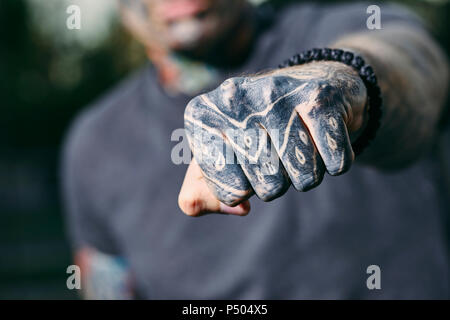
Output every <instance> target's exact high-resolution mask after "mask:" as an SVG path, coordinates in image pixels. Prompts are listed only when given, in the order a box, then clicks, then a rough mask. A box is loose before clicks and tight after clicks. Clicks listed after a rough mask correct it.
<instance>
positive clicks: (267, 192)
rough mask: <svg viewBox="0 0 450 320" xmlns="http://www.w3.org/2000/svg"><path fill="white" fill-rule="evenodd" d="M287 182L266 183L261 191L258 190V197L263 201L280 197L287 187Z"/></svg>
mask: <svg viewBox="0 0 450 320" xmlns="http://www.w3.org/2000/svg"><path fill="white" fill-rule="evenodd" d="M289 185H290V184H289V183H285V182H280V183H277V184H271V185H270V186H269V185H266V186H265V188H264V190H263V191H260V192H258V197H259V198H260V199H261V200H262V201H265V202H268V201H272V200H274V199H276V198H279V197H281V196H282V195H283V194H285V193H286V191H287V190H288V189H289Z"/></svg>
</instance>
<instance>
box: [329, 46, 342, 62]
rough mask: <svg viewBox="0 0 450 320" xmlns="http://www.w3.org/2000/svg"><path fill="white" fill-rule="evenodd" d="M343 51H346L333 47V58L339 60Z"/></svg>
mask: <svg viewBox="0 0 450 320" xmlns="http://www.w3.org/2000/svg"><path fill="white" fill-rule="evenodd" d="M343 53H344V51H343V50H341V49H333V50H331V59H333V60H335V61H339V60H340V59H341V56H342V54H343Z"/></svg>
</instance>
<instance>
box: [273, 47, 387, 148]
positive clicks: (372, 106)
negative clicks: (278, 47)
mask: <svg viewBox="0 0 450 320" xmlns="http://www.w3.org/2000/svg"><path fill="white" fill-rule="evenodd" d="M311 61H337V62H343V63H345V64H346V65H348V66H351V67H353V68H354V69H356V71H358V74H359V76H360V77H361V79H362V80H363V82H364V84H365V86H366V88H367V95H368V99H369V104H368V107H369V110H368V115H369V119H368V121H367V125H366V128H365V129H364V131H363V132H362V133H361V135H360V136H359V137H358V139H356V141H355V142H353V143H352V148H353V152H354V153H355V155H359V154H361V152H362V151H363V150H364V148H366V147H367V146H368V145H369V144H370V141H371V140H373V138H375V135H376V132H377V130H378V128H379V127H380V120H381V115H382V111H381V105H382V103H383V100H382V98H381V90H380V87H379V86H378V83H377V77H376V76H375V73H374V71H373V69H372V67H371V66H370V65H367V64H366V63H365V61H364V59H363V58H362V57H360V56H357V55H355V54H353V53H352V52H349V51H344V50H341V49H330V48H323V49H312V50H308V51H305V52H302V53H300V54H296V55H294V56H293V57H292V58H290V59H288V60H286V61H285V62H284V63H282V64H280V65H279V66H278V67H279V68H286V67H290V66H296V65H301V64H305V63H307V62H311Z"/></svg>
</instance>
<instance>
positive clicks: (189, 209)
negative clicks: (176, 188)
mask: <svg viewBox="0 0 450 320" xmlns="http://www.w3.org/2000/svg"><path fill="white" fill-rule="evenodd" d="M178 206H179V207H180V209H181V210H182V211H183V212H184V213H185V214H186V215H188V216H190V217H198V216H199V215H200V214H201V213H202V207H203V202H202V200H200V199H197V198H193V197H185V196H181V195H180V197H179V198H178Z"/></svg>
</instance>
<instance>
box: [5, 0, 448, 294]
mask: <svg viewBox="0 0 450 320" xmlns="http://www.w3.org/2000/svg"><path fill="white" fill-rule="evenodd" d="M271 2H272V3H273V4H274V5H275V6H276V7H279V6H283V5H286V4H287V3H289V2H295V1H286V0H284V1H280V0H278V1H271ZM316 2H317V1H316ZM323 2H337V1H323ZM396 2H399V3H402V4H405V5H407V6H409V7H411V8H412V9H413V10H414V11H416V12H417V13H418V14H419V15H421V16H423V17H424V18H425V19H426V20H427V21H428V22H429V26H430V28H431V31H432V32H433V34H434V36H435V37H436V38H437V39H438V41H439V42H440V43H441V44H442V46H443V47H444V49H445V50H446V51H447V53H448V52H449V48H450V37H449V36H448V31H449V28H448V27H447V23H449V22H448V21H449V17H450V1H445V0H441V1H438V0H434V1H431V0H429V1H425V0H409V1H408V0H403V1H396ZM70 4H78V5H80V7H81V10H82V30H68V29H67V28H66V24H65V21H66V18H67V16H68V15H67V13H66V8H67V6H68V5H70ZM0 39H1V44H0V76H1V79H0V299H5V298H7V299H48V298H54V299H67V298H69V299H70V298H77V294H76V292H74V291H70V290H68V289H67V288H66V277H67V275H66V273H65V272H66V268H67V266H68V265H70V264H71V263H72V262H71V255H70V249H69V245H68V242H67V239H66V237H65V227H64V221H63V215H62V207H61V200H60V195H59V186H58V183H59V177H58V170H59V155H60V147H61V142H62V141H63V138H64V134H65V132H66V130H67V128H68V125H69V124H70V122H71V120H72V119H73V117H74V115H75V114H76V113H77V112H78V111H80V110H81V109H82V108H83V107H85V106H86V105H87V104H89V103H90V102H92V101H93V100H94V99H95V98H98V96H99V95H100V94H102V93H104V92H105V91H106V90H107V89H108V88H111V87H112V86H113V85H114V84H115V83H117V82H118V81H120V80H121V79H123V78H124V77H125V76H126V75H127V74H129V73H130V72H132V71H133V70H135V69H137V68H139V66H141V65H142V64H143V63H145V61H146V58H145V54H144V51H143V48H142V47H141V46H140V45H139V44H137V43H136V42H135V41H134V40H133V39H131V38H130V36H129V35H128V34H127V32H126V31H125V30H124V29H123V28H122V26H121V25H120V23H119V21H118V18H117V10H116V3H115V0H95V1H93V0H73V1H70V0H0Z"/></svg>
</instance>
